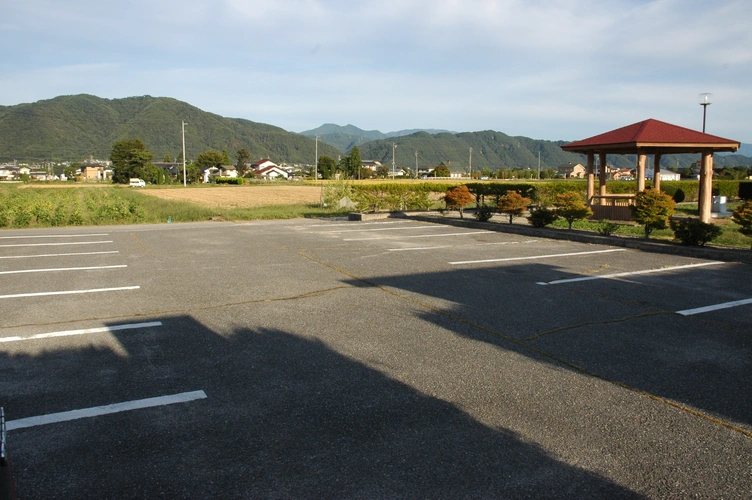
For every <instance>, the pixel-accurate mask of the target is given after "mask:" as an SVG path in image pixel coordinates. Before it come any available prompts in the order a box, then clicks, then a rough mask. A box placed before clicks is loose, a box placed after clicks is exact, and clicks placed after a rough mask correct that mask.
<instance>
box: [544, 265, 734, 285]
mask: <svg viewBox="0 0 752 500" xmlns="http://www.w3.org/2000/svg"><path fill="white" fill-rule="evenodd" d="M718 264H724V263H723V262H718V261H713V262H703V263H700V264H688V265H686V266H674V267H662V268H659V269H647V270H645V271H631V272H627V273H615V274H604V275H601V276H582V277H580V278H569V279H563V280H554V281H549V282H548V283H546V282H545V281H539V282H538V283H537V284H538V285H561V284H563V283H574V282H576V281H590V280H600V279H610V278H621V277H623V276H636V275H639V274H651V273H664V272H668V271H676V270H677V269H690V268H693V267H705V266H715V265H718Z"/></svg>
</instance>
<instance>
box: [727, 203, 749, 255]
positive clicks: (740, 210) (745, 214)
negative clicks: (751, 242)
mask: <svg viewBox="0 0 752 500" xmlns="http://www.w3.org/2000/svg"><path fill="white" fill-rule="evenodd" d="M731 218H732V219H733V221H734V222H736V223H737V224H739V225H740V226H742V227H741V229H739V232H740V233H742V234H743V235H746V236H752V201H745V202H744V203H742V204H741V205H739V206H738V207H736V210H734V213H733V214H731ZM751 248H752V247H751Z"/></svg>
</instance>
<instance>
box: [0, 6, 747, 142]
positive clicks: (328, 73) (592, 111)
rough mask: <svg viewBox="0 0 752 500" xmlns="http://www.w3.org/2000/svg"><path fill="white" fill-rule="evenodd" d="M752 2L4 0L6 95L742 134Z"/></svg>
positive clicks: (249, 113) (266, 117) (302, 122)
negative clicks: (707, 98) (706, 95)
mask: <svg viewBox="0 0 752 500" xmlns="http://www.w3.org/2000/svg"><path fill="white" fill-rule="evenodd" d="M750 26H752V2H750V1H749V0H741V1H727V0H714V1H712V2H711V1H695V0H655V1H639V0H631V1H629V0H626V1H611V0H551V1H539V0H520V1H516V0H486V1H480V0H478V1H473V0H379V1H371V0H364V1H353V0H251V1H241V0H215V1H204V0H194V1H190V0H188V1H186V0H182V1H173V0H131V1H129V2H113V1H108V0H66V1H64V2H63V1H61V0H55V1H45V0H24V1H23V2H21V1H17V2H11V1H10V0H4V1H3V3H2V6H0V35H2V36H1V37H0V40H1V41H0V47H1V48H2V57H1V58H0V75H2V78H0V105H13V104H19V103H22V102H34V101H37V100H41V99H50V98H52V97H55V96H58V95H66V94H81V93H86V94H94V95H97V96H100V97H105V98H121V97H129V96H136V95H146V94H148V95H152V96H166V97H174V98H176V99H179V100H182V101H186V102H188V103H190V104H192V105H194V106H197V107H199V108H201V109H203V110H205V111H210V112H213V113H217V114H220V115H223V116H228V117H236V118H246V119H249V120H253V121H256V122H263V123H269V124H272V125H277V126H279V127H282V128H284V129H286V130H290V131H295V132H300V131H303V130H307V129H312V128H315V127H317V126H319V125H321V124H323V123H337V124H339V125H347V124H350V123H351V124H353V125H356V126H358V127H360V128H363V129H367V130H371V129H377V130H381V131H382V132H389V131H394V130H401V129H411V128H441V129H448V130H453V131H459V132H466V131H477V130H489V129H491V130H497V131H501V132H504V133H506V134H509V135H522V136H527V137H531V138H534V139H549V140H557V139H562V140H578V139H583V138H586V137H590V136H592V135H596V134H599V133H602V132H605V131H608V130H611V129H614V128H617V127H621V126H624V125H628V124H631V123H634V122H637V121H641V120H644V119H646V118H655V119H658V120H663V121H667V122H670V123H674V124H676V125H681V126H684V127H689V128H695V129H700V128H701V127H702V107H701V106H700V105H699V104H698V101H697V97H698V94H700V93H702V92H712V93H713V104H711V105H710V106H709V107H708V118H707V132H708V133H713V134H716V135H720V136H722V137H726V138H729V139H734V140H738V141H741V142H745V143H750V142H752V119H750V117H752V29H750Z"/></svg>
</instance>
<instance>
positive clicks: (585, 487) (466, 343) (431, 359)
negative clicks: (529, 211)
mask: <svg viewBox="0 0 752 500" xmlns="http://www.w3.org/2000/svg"><path fill="white" fill-rule="evenodd" d="M332 224H340V225H337V226H332V227H330V228H329V229H336V230H338V231H339V230H344V229H347V230H348V231H350V230H353V229H358V228H366V229H367V228H372V229H386V228H387V227H394V228H397V227H405V228H406V229H400V230H396V231H387V230H384V231H366V232H360V231H355V232H338V233H336V234H328V233H327V227H323V228H322V227H321V226H328V223H323V224H322V222H321V221H319V220H312V221H295V222H282V223H274V222H271V223H270V222H263V223H258V224H248V225H246V224H237V225H229V224H228V225H222V226H217V225H212V224H205V225H195V226H191V227H187V226H186V227H180V226H179V225H178V226H175V225H171V226H170V227H166V226H164V227H160V226H156V227H150V228H146V229H143V230H141V229H139V228H126V227H124V228H122V229H117V230H116V231H115V232H114V233H112V238H111V239H113V240H114V241H115V242H116V243H115V244H114V245H113V247H112V248H113V249H117V250H118V251H120V252H121V253H119V254H111V255H102V256H98V257H97V258H102V259H109V258H112V259H113V262H110V263H109V264H104V263H101V262H98V263H97V265H123V264H127V266H128V267H126V268H119V269H109V270H101V271H97V270H89V271H81V273H82V274H81V277H82V278H86V280H89V283H90V284H92V285H98V284H100V283H101V282H100V281H99V280H100V278H101V276H98V274H99V273H100V272H103V273H109V274H110V275H112V276H115V275H116V274H122V275H123V276H122V277H121V278H120V279H129V280H132V284H134V285H135V284H138V285H142V287H141V289H139V290H135V291H123V292H122V293H112V294H94V293H92V294H88V295H81V296H78V297H75V299H74V300H75V306H76V309H77V314H78V315H77V316H76V315H75V314H74V313H71V312H70V311H69V310H67V309H66V310H65V311H64V313H63V314H64V315H63V316H61V317H58V318H55V317H54V315H50V316H44V315H43V314H39V315H38V316H37V315H34V316H33V317H32V319H26V318H21V317H20V316H16V317H13V316H11V317H10V318H5V319H4V320H3V321H5V326H6V327H8V328H6V329H5V334H4V336H5V337H6V338H8V339H9V340H7V341H6V342H0V371H2V373H3V375H4V377H3V380H0V394H1V395H2V396H0V397H3V398H7V399H5V401H10V402H11V403H12V405H11V408H12V413H11V414H10V418H9V420H10V421H16V422H23V421H24V420H23V419H29V420H26V422H30V423H35V422H41V421H40V420H38V419H39V418H40V417H43V416H45V415H56V416H58V417H65V416H66V415H68V416H78V415H83V416H84V417H85V418H75V419H73V420H67V419H65V422H60V423H58V424H54V425H33V426H28V427H17V428H14V429H13V431H12V432H11V433H10V437H11V439H12V443H11V444H13V445H14V448H13V451H14V457H15V458H16V464H17V470H18V471H19V472H18V474H19V485H20V487H21V488H23V491H24V492H25V494H26V496H31V497H44V498H47V497H55V496H56V495H55V489H54V488H55V485H59V484H60V481H61V480H62V479H63V478H66V480H67V481H68V482H67V483H66V484H69V485H70V486H71V487H89V488H91V487H92V485H95V486H96V488H97V491H98V492H100V493H101V494H103V495H105V496H107V497H113V498H118V497H122V496H123V495H122V492H123V491H131V490H128V484H131V483H132V481H133V479H134V478H136V477H139V478H143V484H145V485H148V487H149V488H151V489H152V491H157V490H158V491H160V492H162V493H163V494H164V495H167V496H173V497H175V496H177V497H179V496H181V492H184V491H187V490H186V488H187V489H188V490H190V491H191V492H192V493H194V494H196V495H197V496H217V495H220V496H221V495H222V494H224V495H225V496H241V497H242V496H244V495H245V496H269V495H270V494H272V495H273V494H275V493H279V492H280V491H285V492H287V493H288V494H290V493H291V492H293V493H294V494H295V496H305V492H304V491H303V490H302V489H301V487H300V485H301V484H305V485H307V487H308V488H313V490H315V491H322V490H321V488H324V487H331V486H332V485H334V484H341V483H338V482H337V481H340V482H344V483H347V484H350V485H363V484H365V483H364V480H363V478H364V477H372V478H373V480H374V481H375V482H374V483H373V484H380V485H384V484H386V485H392V486H395V487H397V486H396V484H397V483H394V482H393V481H392V479H390V478H392V477H393V476H392V474H394V468H393V467H387V466H384V467H382V466H381V465H379V464H393V463H397V462H395V460H402V459H405V458H407V459H409V460H410V463H412V464H413V467H412V468H411V469H409V470H407V469H406V470H405V471H404V472H402V473H400V474H401V475H400V477H399V481H398V482H399V485H400V486H399V487H401V488H402V490H400V491H402V492H403V493H404V492H408V493H412V494H415V495H416V496H420V494H421V493H422V494H425V493H426V491H432V492H434V493H436V494H437V496H441V495H440V494H439V493H441V492H443V493H446V492H450V493H452V494H455V493H456V494H461V493H463V492H464V493H466V494H467V493H468V492H470V493H475V494H477V496H484V495H483V493H484V492H485V493H486V494H488V492H489V491H491V492H492V493H493V492H495V493H498V492H503V491H506V490H504V482H505V481H504V479H503V478H507V477H518V478H522V479H524V481H525V484H526V485H527V486H526V488H527V489H525V490H524V491H526V492H527V493H530V492H533V493H538V494H544V493H545V492H547V491H548V492H550V489H547V488H550V484H549V482H550V481H547V480H546V479H541V475H540V474H541V471H542V470H545V471H547V473H546V475H545V478H550V477H551V474H553V475H555V476H556V477H559V478H561V479H562V480H563V481H564V482H565V483H566V484H576V485H578V487H577V492H579V493H582V492H583V491H587V492H590V493H594V494H595V493H596V492H601V493H602V492H603V491H607V492H609V493H612V494H614V495H615V496H630V495H632V496H640V495H646V496H663V497H670V496H672V494H674V493H676V492H677V491H679V490H678V489H676V488H677V486H676V485H677V484H678V485H681V488H683V489H682V490H681V491H690V490H688V489H687V488H693V489H691V491H693V492H695V493H698V494H700V495H701V496H702V495H704V496H718V495H717V494H720V493H723V492H726V493H727V492H729V491H731V492H733V493H742V492H745V491H747V490H748V489H749V487H750V483H749V478H747V477H746V476H744V471H745V470H746V467H747V466H748V463H747V461H746V460H744V458H743V457H745V456H748V454H749V452H752V445H750V444H749V443H750V442H752V438H750V437H747V436H746V435H745V434H744V432H746V430H745V429H747V428H748V427H752V423H750V422H749V419H748V418H746V417H745V416H744V415H745V414H747V413H749V412H748V410H749V409H750V406H751V405H750V403H747V402H746V401H745V400H744V398H741V397H738V396H739V394H738V393H739V391H735V390H734V389H733V387H731V385H732V381H736V382H734V383H736V384H737V385H738V384H739V381H741V384H742V385H743V384H744V383H746V381H747V379H748V375H747V371H746V366H747V365H748V360H746V358H745V355H744V354H743V353H739V346H742V347H743V345H744V342H746V341H747V340H745V339H748V335H749V332H746V333H745V330H744V329H743V328H742V327H739V328H728V327H727V326H728V325H726V326H725V327H724V328H725V329H724V328H721V327H720V326H719V325H720V321H721V319H722V318H719V316H720V315H722V314H723V311H734V314H736V313H737V312H742V311H743V310H745V309H748V308H749V304H738V305H736V306H733V307H732V306H730V305H729V306H728V307H727V308H726V309H715V310H713V311H709V312H704V313H701V312H698V313H696V314H691V315H687V316H682V315H678V314H676V311H681V310H691V309H694V308H697V307H702V306H708V305H711V304H715V305H720V304H726V305H728V304H731V303H732V302H739V301H744V300H745V299H748V298H749V297H750V296H752V295H749V294H747V295H744V294H743V293H744V289H743V286H744V283H745V281H746V280H745V279H744V276H745V274H744V269H746V268H744V267H743V266H742V267H740V266H737V265H734V264H723V265H720V264H719V265H703V266H693V265H694V264H703V263H704V262H707V261H702V260H699V259H690V258H677V257H673V256H665V255H646V254H644V253H642V252H637V251H633V250H624V249H613V248H609V247H599V246H593V245H584V244H577V243H571V242H553V241H549V240H544V239H539V238H529V237H521V236H514V235H505V234H499V233H489V232H478V233H475V232H474V231H473V230H457V228H446V227H444V228H443V229H442V230H420V231H419V230H413V229H407V228H408V227H412V224H409V223H407V224H406V223H404V222H400V223H394V224H389V225H388V226H386V225H383V226H382V225H379V224H384V223H378V224H372V223H368V225H364V226H357V227H353V226H352V225H351V223H349V222H344V221H336V222H333V223H332ZM316 226H319V227H316ZM444 232H446V233H449V232H453V233H461V234H458V235H457V236H451V237H447V238H446V239H434V238H433V237H430V236H428V235H429V234H440V233H444ZM470 233H474V234H470ZM423 234H424V235H426V239H421V238H414V237H413V236H421V235H423ZM357 237H363V238H366V237H367V238H377V239H372V240H359V241H345V240H346V239H348V240H349V239H354V238H357ZM44 253H52V252H46V251H44ZM47 259H48V258H46V257H44V258H40V259H39V261H38V262H39V264H37V265H38V266H39V269H45V268H49V269H52V268H55V267H61V268H62V267H76V266H75V265H65V266H64V265H57V264H56V263H54V260H53V261H48V260H47ZM53 259H55V258H53ZM65 259H68V257H66V258H65ZM119 259H122V261H119V262H114V261H115V260H119ZM9 260H10V259H9ZM50 262H53V264H52V265H50ZM1 265H2V264H0V266H1ZM23 266H27V267H28V261H26V262H25V263H24V264H23ZM679 266H681V267H680V268H677V267H679ZM14 267H15V268H17V269H20V267H18V266H15V265H14ZM670 268H676V269H673V270H669V271H663V272H655V273H651V274H645V275H632V276H621V277H616V278H613V279H602V278H601V279H592V280H586V281H576V282H569V283H559V284H555V285H551V284H550V283H552V282H554V281H556V280H566V279H571V278H579V277H592V276H596V275H598V276H602V277H605V276H606V275H613V274H618V273H627V272H640V271H644V270H649V269H670ZM747 272H748V271H747ZM70 273H74V274H75V273H77V272H76V271H61V272H59V273H55V272H52V271H51V272H40V273H23V274H9V275H4V276H3V280H5V279H14V280H15V279H21V277H25V278H31V277H39V276H53V275H56V274H59V275H60V276H61V277H63V276H65V275H68V274H70ZM63 279H65V278H63ZM84 282H85V280H82V281H81V282H80V284H82V285H83V284H84ZM538 282H546V283H549V285H548V286H541V285H539V284H537V283H538ZM90 288H91V289H94V288H98V286H91V287H90ZM61 290H62V289H61ZM698 290H702V292H704V293H706V294H707V296H702V295H699V296H697V293H698ZM731 290H733V292H731ZM712 295H715V296H716V297H717V299H715V300H707V299H708V298H709V297H710V296H712ZM737 295H738V296H737ZM655 297H658V298H659V300H658V302H657V303H656V302H655V300H654V298H655ZM71 298H73V297H69V299H71ZM48 299H49V298H45V297H36V298H32V299H31V300H32V301H33V303H34V304H36V305H35V306H34V307H38V308H39V309H38V310H39V311H43V310H44V309H43V308H44V307H48V305H47V304H46V301H47V300H48ZM19 300H20V299H19ZM73 303H74V302H73V301H66V302H62V303H60V304H61V305H64V304H69V305H71V304H73ZM30 304H31V303H30ZM679 304H683V307H674V306H678V305H679ZM669 306H672V307H669ZM30 307H31V306H30ZM58 316H60V315H58ZM37 317H38V318H39V319H38V320H37V319H36V318H37ZM53 323H56V325H55V326H54V327H53V326H52V324H53ZM57 323H59V324H57ZM128 325H131V326H135V325H142V326H141V327H139V328H136V327H133V328H132V329H126V327H127V326H128ZM672 353H673V354H672ZM693 363H694V364H693ZM651 366H654V367H653V368H652V369H651V368H650V367H651ZM688 374H691V376H689V375H688ZM693 384H694V386H693ZM693 387H695V388H697V389H698V390H699V391H700V392H701V394H699V393H698V394H694V392H693V391H692V388H693ZM713 388H716V389H717V390H716V391H715V392H713V390H712V389H713ZM199 391H202V392H203V394H204V395H208V397H205V398H204V397H202V398H199V399H195V400H190V401H186V402H185V403H184V404H161V403H162V402H165V401H168V400H169V399H168V398H169V397H171V396H180V395H185V394H197V395H200V393H199ZM163 398H164V399H163ZM726 399H728V400H729V401H731V400H732V399H733V404H732V403H725V402H724V400H726ZM149 400H153V402H154V403H156V404H155V405H154V406H151V405H147V406H145V407H143V408H142V407H140V406H139V405H141V404H145V402H148V401H149ZM121 404H122V405H124V406H123V408H124V411H118V412H113V413H107V412H106V411H105V412H104V413H102V414H99V413H97V412H96V411H95V412H94V414H93V416H91V417H88V416H87V414H88V412H90V411H93V409H97V408H110V409H112V408H118V406H117V405H121ZM56 418H57V417H56ZM604 429H607V430H608V432H604ZM446 436H450V440H451V443H448V444H447V441H446V439H447V437H446ZM134 438H135V439H134ZM593 449H599V450H603V449H608V450H610V453H609V454H605V455H604V454H598V453H595V454H594V453H593V452H592V450H593ZM186 450H191V453H186ZM312 450H315V452H313V451H312ZM499 450H501V451H499ZM500 454H501V455H500ZM62 455H64V456H70V457H72V459H71V460H72V461H71V462H70V465H69V466H67V467H66V468H65V470H62V469H61V468H57V467H49V466H48V467H44V466H43V464H44V463H48V462H49V457H51V456H52V457H54V456H62ZM400 457H401V458H400ZM447 460H448V461H447ZM445 461H447V462H446V463H445ZM92 463H96V464H97V467H91V466H90V465H91V464H92ZM175 463H180V464H183V465H184V466H181V467H177V468H176V467H174V464H175ZM219 463H222V464H233V466H232V467H228V466H222V467H215V466H213V465H208V466H207V465H206V464H219ZM171 464H172V465H171ZM202 464H203V466H202ZM458 468H459V469H460V471H461V474H462V477H463V478H464V479H463V482H462V484H463V485H464V486H463V488H461V489H458V487H457V486H456V482H455V480H454V479H452V480H451V481H447V480H446V478H447V477H453V476H452V474H455V473H456V472H457V470H458ZM721 469H722V470H724V472H728V475H725V476H724V477H729V478H731V479H729V480H720V479H718V477H716V476H717V475H714V473H713V472H712V471H717V470H721ZM118 471H119V472H118ZM452 471H454V472H452ZM489 477H491V478H492V479H491V480H488V478H489ZM335 479H336V481H335ZM468 481H470V483H469V484H470V485H469V486H467V485H466V484H468V483H467V482H468ZM544 483H545V484H544ZM368 484H369V485H371V484H372V483H368ZM481 484H482V485H483V490H482V491H481V490H479V489H477V488H476V487H475V486H474V485H481ZM87 485H88V486H87ZM326 485H328V486H326ZM436 485H440V487H441V490H440V491H439V490H436V489H435V488H436ZM489 488H490V489H489ZM745 488H746V489H745ZM310 491H312V490H310V489H309V492H310ZM327 491H329V492H330V493H331V494H332V495H333V496H337V493H340V494H341V493H342V491H344V490H342V489H340V488H339V487H338V486H334V487H333V489H330V490H327ZM358 491H361V490H358ZM375 491H376V490H374V489H371V487H370V486H366V487H365V489H363V490H362V491H361V492H363V493H368V492H370V493H374V492H375ZM378 491H381V492H384V491H385V490H378ZM389 491H392V492H394V491H397V490H396V489H395V490H389ZM519 493H523V491H522V490H521V491H519ZM559 493H560V495H558V496H562V497H564V496H567V494H566V493H568V494H570V495H571V494H572V493H573V491H571V490H570V491H567V492H563V491H560V492H559ZM376 496H378V495H376ZM492 496H493V495H492Z"/></svg>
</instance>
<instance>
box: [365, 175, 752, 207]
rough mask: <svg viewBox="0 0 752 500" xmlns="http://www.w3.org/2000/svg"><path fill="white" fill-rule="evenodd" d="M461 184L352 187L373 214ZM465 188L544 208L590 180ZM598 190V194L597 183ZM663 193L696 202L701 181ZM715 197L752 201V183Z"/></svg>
mask: <svg viewBox="0 0 752 500" xmlns="http://www.w3.org/2000/svg"><path fill="white" fill-rule="evenodd" d="M457 185H458V183H448V182H423V183H415V184H408V183H393V182H385V183H380V184H359V185H353V186H352V190H353V195H354V198H353V201H358V202H360V204H361V209H364V210H373V211H378V210H381V209H383V208H388V209H389V210H405V209H410V208H419V207H423V206H424V205H425V204H426V200H427V197H428V195H429V194H431V193H435V194H438V195H443V194H444V193H446V192H447V190H449V189H451V188H453V187H455V186H457ZM465 185H466V186H467V187H468V189H469V190H470V193H472V194H473V196H475V200H476V203H478V204H479V205H483V204H486V205H497V204H498V203H499V199H500V198H501V197H502V196H504V195H505V194H506V193H507V192H509V191H516V192H518V193H519V194H521V195H522V196H524V197H525V198H530V199H531V200H532V201H533V203H536V204H540V205H544V206H550V205H552V204H553V202H554V200H555V199H556V196H557V195H559V194H562V193H566V192H568V191H576V192H578V193H580V194H581V195H582V196H583V197H585V195H586V194H587V181H586V180H584V179H582V180H579V179H578V180H567V181H544V182H469V183H465ZM645 185H646V187H648V188H649V187H651V186H652V182H650V181H647V182H646V183H645ZM607 188H608V192H609V193H613V194H625V193H635V192H636V191H637V181H611V182H609V183H608V184H607ZM595 191H596V193H597V192H598V182H597V180H596V183H595ZM661 191H663V192H665V193H666V194H668V195H669V196H671V197H673V198H674V199H675V200H677V201H679V202H681V201H690V202H696V201H697V200H698V198H699V182H698V181H692V180H685V181H663V182H661ZM713 194H714V195H721V196H726V197H727V198H729V199H736V198H742V199H745V200H750V199H752V181H737V180H715V181H713ZM435 198H436V196H434V199H435Z"/></svg>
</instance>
